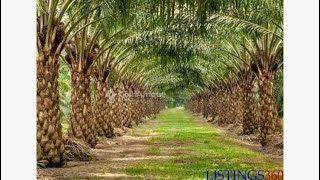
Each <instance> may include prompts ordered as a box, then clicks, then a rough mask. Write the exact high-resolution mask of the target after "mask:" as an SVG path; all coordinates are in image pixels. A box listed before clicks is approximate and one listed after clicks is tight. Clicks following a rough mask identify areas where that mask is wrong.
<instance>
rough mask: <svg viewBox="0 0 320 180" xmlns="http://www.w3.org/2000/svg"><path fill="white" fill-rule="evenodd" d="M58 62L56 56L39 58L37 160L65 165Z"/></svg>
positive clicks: (55, 164) (49, 164) (52, 164)
mask: <svg viewBox="0 0 320 180" xmlns="http://www.w3.org/2000/svg"><path fill="white" fill-rule="evenodd" d="M58 70H59V62H58V59H57V57H52V56H46V57H45V56H39V57H38V58H37V160H46V161H48V166H62V165H64V164H65V149H64V144H63V141H62V127H61V122H60V109H59V90H58Z"/></svg>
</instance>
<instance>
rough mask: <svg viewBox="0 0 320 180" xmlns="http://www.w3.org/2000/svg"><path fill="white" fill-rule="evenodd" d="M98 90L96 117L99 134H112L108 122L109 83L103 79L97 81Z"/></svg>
mask: <svg viewBox="0 0 320 180" xmlns="http://www.w3.org/2000/svg"><path fill="white" fill-rule="evenodd" d="M95 90H96V103H95V106H94V108H93V109H94V117H95V118H94V119H95V121H96V123H97V124H98V135H99V136H106V137H109V136H110V127H109V126H110V124H108V112H107V110H108V99H107V98H106V95H107V83H106V82H103V81H101V80H98V79H97V80H96V82H95Z"/></svg>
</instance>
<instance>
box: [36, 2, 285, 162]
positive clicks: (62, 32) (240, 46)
mask: <svg viewBox="0 0 320 180" xmlns="http://www.w3.org/2000/svg"><path fill="white" fill-rule="evenodd" d="M281 11H282V1H279V0H271V1H270V0H262V1H258V2H257V1H255V0H247V1H245V2H243V1H238V0H236V1H231V2H227V1H224V0H215V1H199V0H183V1H170V0H157V1H150V0H137V1H135V2H131V1H128V0H103V1H97V0H63V1H62V0H38V1H37V152H38V153H37V155H38V157H37V159H38V160H46V161H47V162H48V164H49V165H50V166H61V165H63V164H64V163H65V158H64V151H65V150H64V145H63V142H62V132H61V122H60V120H61V112H60V109H59V101H60V98H59V86H58V77H59V69H60V66H61V64H60V63H61V62H63V64H64V65H66V66H67V67H68V68H69V70H70V72H71V83H70V86H71V100H70V107H69V108H70V111H71V113H70V119H69V123H70V128H69V131H68V134H69V136H73V137H75V138H78V139H81V140H83V141H85V142H87V143H88V144H90V145H91V146H92V147H94V146H95V145H96V144H97V141H98V138H97V136H106V137H112V136H113V135H114V132H113V130H114V128H116V127H120V128H121V127H132V125H133V124H138V123H140V121H141V119H142V118H143V117H147V116H152V115H153V114H155V113H157V112H159V111H160V110H161V109H163V108H164V98H163V96H158V95H156V96H154V95H150V94H152V92H165V93H166V94H172V93H173V94H185V95H186V96H192V98H191V101H190V102H189V104H188V107H189V109H190V110H192V111H193V112H197V113H204V114H206V115H208V114H210V113H214V114H217V115H218V117H219V118H220V117H222V118H221V123H226V122H228V123H229V122H232V121H233V117H234V116H233V115H234V114H236V115H237V118H236V119H237V120H236V121H237V122H243V121H244V122H245V123H244V124H246V125H245V126H248V127H249V126H250V128H251V129H250V128H246V133H252V132H253V131H254V130H256V129H257V125H256V123H255V122H256V121H257V120H256V119H255V118H253V117H256V116H259V118H258V119H259V128H260V130H263V131H262V132H263V133H261V137H262V139H263V140H262V144H265V142H264V141H265V139H266V137H265V136H266V135H267V134H270V133H271V129H273V123H271V122H275V119H276V118H275V114H276V108H275V107H276V106H275V102H274V95H273V92H272V91H273V78H274V75H275V73H276V72H277V70H278V69H279V68H281V66H282V49H283V42H282V41H283V40H282V28H281V27H282V12H281ZM61 59H62V60H63V61H61ZM255 82H257V85H258V86H259V93H258V94H259V102H260V103H259V106H258V107H256V104H255V105H252V104H253V100H250V99H253V98H252V97H253V95H254V94H253V93H250V92H252V86H253V85H254V84H255ZM92 85H93V89H92V88H91V87H92ZM242 97H245V98H242ZM230 99H232V100H230ZM242 99H245V100H242ZM204 102H206V103H204ZM200 104H205V105H203V107H202V105H200ZM207 104H210V105H207ZM219 105H222V106H221V107H220V106H219ZM199 107H202V108H199ZM222 107H223V108H222ZM245 107H250V108H249V109H247V108H245ZM229 109H230V110H231V111H230V113H229ZM241 109H243V110H241ZM255 109H259V110H258V111H257V110H255ZM226 110H228V111H226ZM226 112H228V113H226ZM231 112H232V113H231ZM243 114H245V115H243ZM241 119H245V120H241ZM247 124H249V125H247ZM270 126H271V127H270Z"/></svg>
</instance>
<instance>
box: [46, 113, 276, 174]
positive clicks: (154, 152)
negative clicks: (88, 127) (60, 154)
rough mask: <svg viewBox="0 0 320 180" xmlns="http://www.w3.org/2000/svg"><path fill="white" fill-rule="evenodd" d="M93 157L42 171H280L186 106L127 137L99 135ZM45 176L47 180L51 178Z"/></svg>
mask: <svg viewBox="0 0 320 180" xmlns="http://www.w3.org/2000/svg"><path fill="white" fill-rule="evenodd" d="M94 152H95V154H96V155H97V159H96V160H94V161H90V162H69V163H68V164H67V166H66V167H64V168H55V169H46V170H44V177H50V178H51V179H192V180H196V179H205V175H206V174H205V173H206V170H209V171H210V172H213V170H216V169H232V170H245V169H282V163H281V162H279V161H273V160H272V159H271V158H269V157H267V156H266V155H264V154H262V153H259V152H256V151H253V150H251V149H249V148H248V147H247V146H245V145H244V144H242V143H241V142H239V140H237V139H234V138H232V137H231V136H230V135H228V134H227V133H225V132H224V131H222V130H219V129H217V128H215V127H213V126H210V125H209V124H206V123H203V122H200V121H199V120H197V119H196V118H195V117H193V116H192V115H191V114H190V113H188V112H186V111H185V110H184V109H178V108H175V109H168V110H165V111H163V112H161V113H160V114H158V115H157V118H156V120H150V121H148V122H147V123H144V124H141V125H139V126H138V127H135V128H134V129H133V131H132V132H131V133H130V134H128V135H125V136H122V137H117V138H115V139H111V140H110V139H103V140H101V141H100V143H99V144H98V146H97V148H96V149H94ZM50 178H47V179H50Z"/></svg>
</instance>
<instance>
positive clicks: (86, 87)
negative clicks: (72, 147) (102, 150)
mask: <svg viewBox="0 0 320 180" xmlns="http://www.w3.org/2000/svg"><path fill="white" fill-rule="evenodd" d="M71 79H72V91H71V93H72V94H71V116H70V122H71V128H70V131H69V134H70V135H71V136H72V135H73V136H75V137H76V138H78V139H82V140H84V141H85V142H87V143H88V144H90V145H91V146H92V147H94V146H95V145H96V144H97V141H98V139H97V132H96V125H95V122H94V119H93V116H92V104H91V96H90V78H89V76H88V75H85V73H84V72H83V71H82V72H78V71H77V70H76V69H73V71H72V78H71Z"/></svg>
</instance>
